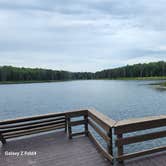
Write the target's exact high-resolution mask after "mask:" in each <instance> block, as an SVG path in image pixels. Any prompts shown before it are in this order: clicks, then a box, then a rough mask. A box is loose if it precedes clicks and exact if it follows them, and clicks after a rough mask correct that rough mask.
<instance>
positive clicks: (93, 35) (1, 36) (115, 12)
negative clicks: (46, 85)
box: [0, 0, 166, 71]
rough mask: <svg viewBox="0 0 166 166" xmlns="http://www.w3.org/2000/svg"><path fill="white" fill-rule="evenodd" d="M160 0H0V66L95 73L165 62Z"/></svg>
mask: <svg viewBox="0 0 166 166" xmlns="http://www.w3.org/2000/svg"><path fill="white" fill-rule="evenodd" d="M165 17H166V5H165V2H164V0H159V1H155V0H151V1H150V3H149V0H140V1H134V3H133V0H126V1H121V0H112V1H110V0H92V1H88V0H47V1H45V0H28V1H25V0H15V1H9V0H0V65H15V66H28V67H46V68H53V69H65V70H70V71H96V70H100V69H103V68H112V67H117V66H121V65H125V64H127V63H129V64H132V63H137V62H147V61H153V60H165V57H166V56H165V53H166V41H165V38H166V22H165V21H164V19H165Z"/></svg>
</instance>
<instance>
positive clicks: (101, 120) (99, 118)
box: [88, 109, 116, 132]
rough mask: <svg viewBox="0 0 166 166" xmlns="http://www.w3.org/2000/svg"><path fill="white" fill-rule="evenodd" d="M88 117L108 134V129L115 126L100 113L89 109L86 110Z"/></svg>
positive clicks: (113, 122) (112, 121)
mask: <svg viewBox="0 0 166 166" xmlns="http://www.w3.org/2000/svg"><path fill="white" fill-rule="evenodd" d="M88 117H90V118H92V119H93V120H94V121H95V122H96V123H98V124H99V125H100V126H101V127H102V128H103V129H105V130H106V131H108V132H109V130H110V127H113V126H114V125H115V123H116V122H115V121H114V120H112V119H110V118H108V117H107V116H105V115H103V114H102V113H100V112H98V111H96V110H94V109H90V110H88Z"/></svg>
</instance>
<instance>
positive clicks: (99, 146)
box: [88, 132, 113, 161]
mask: <svg viewBox="0 0 166 166" xmlns="http://www.w3.org/2000/svg"><path fill="white" fill-rule="evenodd" d="M88 136H89V138H90V139H91V140H92V141H93V142H94V143H95V145H96V146H97V148H98V149H99V151H100V152H101V153H102V154H103V155H104V156H105V157H106V158H107V159H108V160H109V161H113V156H112V155H111V154H109V153H108V152H107V151H106V150H105V149H104V148H103V147H102V146H101V144H100V143H99V142H98V141H97V139H96V138H95V137H94V136H93V134H92V133H91V132H89V134H88Z"/></svg>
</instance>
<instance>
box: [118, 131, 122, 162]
mask: <svg viewBox="0 0 166 166" xmlns="http://www.w3.org/2000/svg"><path fill="white" fill-rule="evenodd" d="M122 138H123V134H117V139H118V140H119V139H122ZM117 148H118V157H119V156H122V155H123V145H118V146H117ZM119 163H123V161H119Z"/></svg>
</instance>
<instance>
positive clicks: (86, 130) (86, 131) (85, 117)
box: [84, 114, 89, 136]
mask: <svg viewBox="0 0 166 166" xmlns="http://www.w3.org/2000/svg"><path fill="white" fill-rule="evenodd" d="M84 120H85V121H86V123H85V135H86V136H88V133H89V130H88V114H87V115H84Z"/></svg>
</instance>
